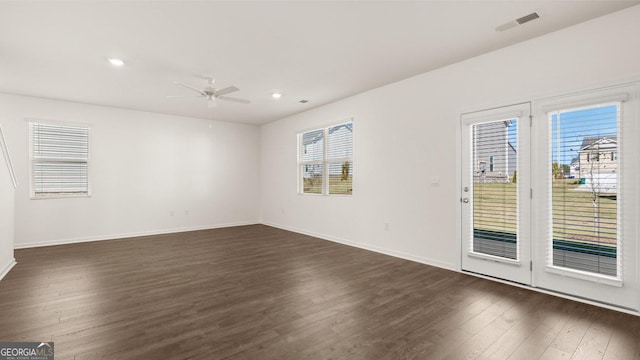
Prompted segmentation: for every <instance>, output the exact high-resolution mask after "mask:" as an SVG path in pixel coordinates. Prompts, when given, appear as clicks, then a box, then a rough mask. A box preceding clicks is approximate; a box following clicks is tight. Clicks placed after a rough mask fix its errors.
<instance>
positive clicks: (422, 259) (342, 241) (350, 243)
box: [262, 221, 459, 271]
mask: <svg viewBox="0 0 640 360" xmlns="http://www.w3.org/2000/svg"><path fill="white" fill-rule="evenodd" d="M262 224H263V225H267V226H271V227H275V228H278V229H282V230H287V231H292V232H295V233H299V234H304V235H309V236H313V237H317V238H320V239H323V240H329V241H333V242H336V243H339V244H343V245H348V246H353V247H357V248H360V249H364V250H369V251H373V252H377V253H380V254H384V255H389V256H393V257H397V258H400V259H405V260H409V261H414V262H418V263H421V264H425V265H431V266H435V267H439V268H443V269H447V270H452V271H459V270H458V269H457V267H456V265H455V264H451V263H447V262H444V261H440V260H435V259H430V258H426V257H423V256H415V255H412V254H407V253H404V252H401V251H395V250H391V249H387V248H383V247H379V246H374V245H369V244H364V243H361V242H358V241H352V240H347V239H342V238H338V237H335V236H330V235H325V234H319V233H315V232H311V231H307V230H302V229H297V228H293V227H290V226H285V225H280V224H274V223H270V222H267V221H262Z"/></svg>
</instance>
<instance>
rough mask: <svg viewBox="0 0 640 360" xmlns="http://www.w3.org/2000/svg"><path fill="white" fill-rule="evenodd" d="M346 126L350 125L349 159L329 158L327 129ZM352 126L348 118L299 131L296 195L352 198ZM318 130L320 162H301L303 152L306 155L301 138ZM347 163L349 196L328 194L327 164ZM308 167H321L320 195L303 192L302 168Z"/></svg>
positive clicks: (351, 119)
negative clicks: (320, 144) (348, 164)
mask: <svg viewBox="0 0 640 360" xmlns="http://www.w3.org/2000/svg"><path fill="white" fill-rule="evenodd" d="M346 124H351V157H345V158H329V146H328V144H329V129H331V128H334V127H337V126H340V125H346ZM353 125H354V120H353V118H348V119H345V120H342V121H338V122H335V123H331V124H328V125H323V126H319V127H313V128H310V129H306V130H302V131H299V132H298V133H297V134H296V138H297V146H296V153H297V155H296V156H297V193H298V195H311V196H337V197H351V196H353V159H354V135H353ZM318 130H322V133H323V146H322V160H308V161H303V160H302V158H301V155H302V153H303V151H304V153H305V154H306V153H307V146H305V145H304V144H303V137H304V135H305V134H307V133H310V132H315V131H318ZM342 160H345V161H349V162H350V164H351V170H350V171H351V179H352V180H351V181H352V182H351V184H352V186H351V187H352V188H351V193H349V194H331V193H330V176H329V175H330V174H329V170H328V169H329V164H331V163H335V162H336V161H342ZM309 165H321V166H322V190H321V192H320V193H311V192H305V191H304V178H303V176H304V175H303V171H302V168H303V167H306V166H309Z"/></svg>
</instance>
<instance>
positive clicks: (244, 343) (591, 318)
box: [0, 225, 640, 360]
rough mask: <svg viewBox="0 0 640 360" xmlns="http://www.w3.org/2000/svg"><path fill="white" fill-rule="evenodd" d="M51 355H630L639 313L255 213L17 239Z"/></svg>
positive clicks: (23, 330) (17, 335)
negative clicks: (61, 241)
mask: <svg viewBox="0 0 640 360" xmlns="http://www.w3.org/2000/svg"><path fill="white" fill-rule="evenodd" d="M16 258H17V260H18V265H17V266H16V267H15V268H14V269H13V270H12V271H11V272H10V273H9V274H8V275H7V277H6V278H5V279H4V280H2V281H1V282H0V341H54V342H55V349H56V359H57V360H65V359H101V358H107V359H261V360H262V359H295V360H298V359H375V360H378V359H445V358H446V359H472V358H477V359H516V360H521V359H640V348H639V347H638V341H639V340H640V319H639V318H637V317H635V316H631V315H626V314H623V313H618V312H615V311H610V310H606V309H601V308H597V307H593V306H589V305H584V304H580V303H576V302H572V301H569V300H564V299H560V298H557V297H553V296H548V295H544V294H540V293H536V292H531V291H528V290H524V289H520V288H517V287H512V286H508V285H504V284H500V283H496V282H492V281H488V280H483V279H479V278H476V277H472V276H468V275H465V274H460V273H456V272H452V271H447V270H443V269H439V268H435V267H431V266H426V265H422V264H418V263H414V262H410V261H405V260H401V259H397V258H393V257H389V256H385V255H381V254H377V253H373V252H368V251H364V250H360V249H356V248H351V247H347V246H343V245H339V244H334V243H331V242H328V241H324V240H319V239H315V238H312V237H308V236H304V235H299V234H295V233H290V232H286V231H282V230H278V229H274V228H270V227H267V226H262V225H255V226H245V227H236V228H227V229H218V230H209V231H197V232H189V233H182V234H172V235H162V236H150V237H141V238H135V239H123V240H112V241H102V242H94V243H84V244H74V245H63V246H53V247H43V248H35V249H24V250H17V251H16Z"/></svg>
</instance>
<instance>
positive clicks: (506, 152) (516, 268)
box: [460, 103, 531, 284]
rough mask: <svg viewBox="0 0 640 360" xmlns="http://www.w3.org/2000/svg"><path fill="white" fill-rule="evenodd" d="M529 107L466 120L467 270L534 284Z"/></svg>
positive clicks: (471, 115)
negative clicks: (531, 238) (531, 235)
mask: <svg viewBox="0 0 640 360" xmlns="http://www.w3.org/2000/svg"><path fill="white" fill-rule="evenodd" d="M529 115H530V104H529V103H525V104H518V105H512V106H507V107H502V108H498V109H491V110H486V111H479V112H474V113H469V114H464V115H463V116H462V192H461V194H462V197H461V199H460V201H461V202H462V211H461V213H462V242H463V243H462V247H463V251H462V268H463V270H466V271H471V272H476V273H480V274H483V275H488V276H492V277H496V278H500V279H505V280H510V281H515V282H518V283H523V284H530V282H531V269H530V261H531V253H530V249H531V247H530V236H529V234H530V226H529V222H528V221H521V220H522V219H528V217H529V209H530V196H529V194H530V182H529V178H530V176H529V164H530V161H529V151H528V147H529V123H530V118H529Z"/></svg>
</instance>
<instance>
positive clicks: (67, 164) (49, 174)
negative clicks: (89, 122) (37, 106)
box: [30, 122, 89, 197]
mask: <svg viewBox="0 0 640 360" xmlns="http://www.w3.org/2000/svg"><path fill="white" fill-rule="evenodd" d="M30 133H31V139H30V140H31V185H32V194H33V196H34V197H47V196H64V195H87V194H88V193H89V176H88V175H89V128H88V127H81V126H68V125H54V124H47V123H41V122H31V123H30Z"/></svg>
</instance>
